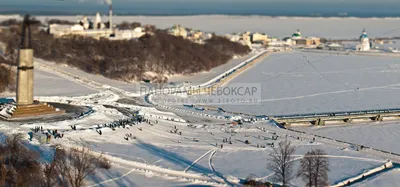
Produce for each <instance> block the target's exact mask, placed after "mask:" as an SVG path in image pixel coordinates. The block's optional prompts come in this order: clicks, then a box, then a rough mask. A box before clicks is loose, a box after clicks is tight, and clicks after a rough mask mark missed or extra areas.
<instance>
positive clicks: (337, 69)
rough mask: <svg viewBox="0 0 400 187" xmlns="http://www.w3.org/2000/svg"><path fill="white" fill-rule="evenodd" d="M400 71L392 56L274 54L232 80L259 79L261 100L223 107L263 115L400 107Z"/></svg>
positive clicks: (243, 82) (397, 62) (247, 80)
mask: <svg viewBox="0 0 400 187" xmlns="http://www.w3.org/2000/svg"><path fill="white" fill-rule="evenodd" d="M399 73H400V61H399V60H398V59H397V58H393V57H366V56H347V55H330V54H316V53H300V52H296V51H295V52H290V53H283V54H273V55H271V56H269V57H267V58H266V59H265V60H264V61H263V62H261V63H258V64H257V65H256V66H255V67H253V68H251V69H250V70H247V71H246V72H244V73H242V74H240V75H239V76H238V77H236V78H235V79H234V80H233V81H231V83H232V84H234V83H242V84H245V83H261V84H262V100H261V104H260V105H253V106H252V105H243V106H240V107H238V106H234V105H225V106H222V108H224V109H225V110H227V111H236V112H247V113H250V114H259V115H261V114H265V115H277V114H298V113H313V112H333V111H349V110H366V109H382V108H396V107H398V106H400V99H399V98H398V97H393V96H394V95H399V94H400V83H399V81H400V74H399Z"/></svg>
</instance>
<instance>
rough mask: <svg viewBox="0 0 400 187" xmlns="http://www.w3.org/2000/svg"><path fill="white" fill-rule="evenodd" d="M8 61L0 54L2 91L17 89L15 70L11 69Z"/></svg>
mask: <svg viewBox="0 0 400 187" xmlns="http://www.w3.org/2000/svg"><path fill="white" fill-rule="evenodd" d="M7 63H8V62H6V61H5V59H4V58H3V57H1V56H0V93H1V92H4V91H15V88H16V86H15V77H16V76H15V72H14V71H12V70H11V66H10V65H6V64H7Z"/></svg>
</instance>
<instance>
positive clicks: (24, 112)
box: [7, 102, 65, 120]
mask: <svg viewBox="0 0 400 187" xmlns="http://www.w3.org/2000/svg"><path fill="white" fill-rule="evenodd" d="M64 113H65V110H60V109H58V108H54V107H52V106H51V105H49V104H47V103H39V102H38V103H34V104H31V105H17V106H16V107H15V110H14V111H13V112H12V113H11V116H10V117H9V118H7V120H15V119H20V118H36V117H41V116H44V115H52V114H64Z"/></svg>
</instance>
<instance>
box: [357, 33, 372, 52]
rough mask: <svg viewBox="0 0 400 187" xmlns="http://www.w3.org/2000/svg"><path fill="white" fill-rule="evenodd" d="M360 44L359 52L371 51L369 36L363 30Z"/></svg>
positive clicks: (358, 46)
mask: <svg viewBox="0 0 400 187" xmlns="http://www.w3.org/2000/svg"><path fill="white" fill-rule="evenodd" d="M359 42H360V44H359V45H357V50H358V51H369V50H370V49H371V47H370V44H369V38H368V35H367V32H366V31H365V29H364V30H363V32H362V34H361V36H360V41H359Z"/></svg>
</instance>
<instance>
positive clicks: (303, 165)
mask: <svg viewBox="0 0 400 187" xmlns="http://www.w3.org/2000/svg"><path fill="white" fill-rule="evenodd" d="M313 159H314V158H313V154H312V151H308V152H307V153H306V154H305V155H304V158H303V159H301V160H300V168H299V170H298V171H297V176H298V177H301V178H302V179H303V180H304V181H305V182H307V186H309V187H312V186H313V182H314V181H313V173H314V160H313Z"/></svg>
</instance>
